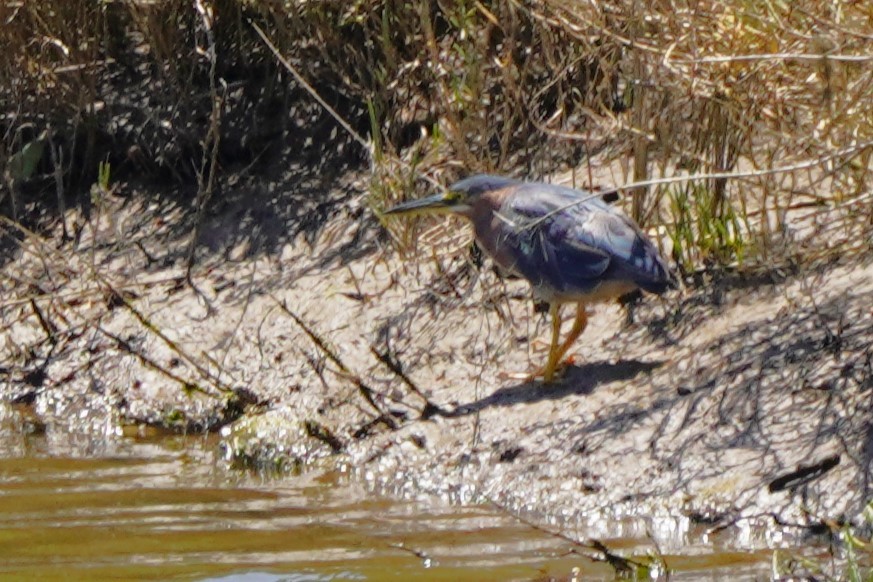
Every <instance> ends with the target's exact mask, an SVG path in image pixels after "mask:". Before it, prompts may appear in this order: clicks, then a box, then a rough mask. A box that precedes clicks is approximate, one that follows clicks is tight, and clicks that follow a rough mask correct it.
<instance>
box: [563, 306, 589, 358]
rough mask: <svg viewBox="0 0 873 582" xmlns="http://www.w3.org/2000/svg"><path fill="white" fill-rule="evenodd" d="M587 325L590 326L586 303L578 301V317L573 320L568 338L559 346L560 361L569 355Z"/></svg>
mask: <svg viewBox="0 0 873 582" xmlns="http://www.w3.org/2000/svg"><path fill="white" fill-rule="evenodd" d="M586 327H588V312H587V311H586V310H585V304H584V303H577V304H576V319H574V320H573V327H571V328H570V333H568V334H567V339H565V340H564V343H562V344H561V347H560V348H558V361H561V360H562V359H564V356H566V355H567V352H568V351H569V350H570V348H572V347H573V344H574V343H576V340H577V339H579V336H580V335H582V332H583V331H585V328H586Z"/></svg>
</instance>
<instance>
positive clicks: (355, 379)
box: [273, 297, 397, 430]
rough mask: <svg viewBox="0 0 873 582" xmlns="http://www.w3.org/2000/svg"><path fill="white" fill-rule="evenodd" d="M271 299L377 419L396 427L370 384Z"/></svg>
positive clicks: (283, 305)
mask: <svg viewBox="0 0 873 582" xmlns="http://www.w3.org/2000/svg"><path fill="white" fill-rule="evenodd" d="M273 300H274V301H275V302H276V304H277V305H278V306H279V308H280V309H281V310H282V311H284V312H285V314H286V315H288V317H290V318H291V319H293V320H294V322H295V323H296V324H297V325H298V326H299V327H300V329H302V330H303V333H305V334H306V335H307V336H308V337H309V339H311V340H312V343H314V344H315V346H316V347H317V348H318V349H319V350H320V351H321V352H322V353H323V354H324V355H325V356H326V357H327V359H329V360H330V361H331V362H333V363H334V364H335V365H336V366H337V367H338V368H339V369H340V372H341V373H342V375H343V376H344V377H345V378H347V379H348V380H349V381H351V382H352V383H353V384H355V387H356V388H357V389H358V393H359V394H360V395H361V396H362V397H363V398H364V401H365V402H366V403H367V404H368V405H369V406H370V407H371V408H372V409H373V410H375V411H376V412H377V413H378V414H379V420H381V421H382V422H384V423H385V424H386V425H388V427H389V428H391V429H392V430H394V429H396V428H397V422H396V421H395V420H394V418H392V417H391V415H389V414H388V413H386V412H385V411H383V410H382V408H381V407H380V406H379V404H378V403H377V402H376V399H375V398H374V396H373V395H374V394H376V391H375V390H373V388H371V387H370V386H368V385H367V384H366V383H365V382H364V380H363V379H362V378H361V377H360V376H359V375H357V374H355V373H354V372H352V371H351V370H350V369H349V367H348V366H346V365H345V363H343V361H342V360H341V359H340V357H339V356H338V355H337V354H336V352H335V351H334V350H332V349H330V347H329V346H328V345H327V342H326V341H324V340H323V339H322V338H321V336H319V335H318V334H317V333H315V331H314V330H313V329H312V328H311V327H309V326H308V325H307V324H306V322H305V321H303V320H302V319H301V318H300V317H299V316H298V315H297V314H296V313H294V312H293V311H291V310H290V309H288V306H287V305H286V304H285V302H284V301H279V300H278V299H276V298H275V297H273Z"/></svg>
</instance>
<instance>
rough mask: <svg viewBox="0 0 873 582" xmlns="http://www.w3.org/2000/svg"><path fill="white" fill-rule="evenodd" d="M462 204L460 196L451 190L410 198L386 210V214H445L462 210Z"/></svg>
mask: <svg viewBox="0 0 873 582" xmlns="http://www.w3.org/2000/svg"><path fill="white" fill-rule="evenodd" d="M461 208H462V206H461V205H459V204H458V197H457V196H456V195H452V193H451V192H446V193H444V194H435V195H433V196H428V197H427V198H421V199H419V200H410V201H409V202H404V203H403V204H398V205H397V206H394V207H392V208H389V209H388V210H386V211H385V212H384V214H385V215H392V216H400V215H411V214H445V213H450V212H451V213H455V212H458V211H459V210H461Z"/></svg>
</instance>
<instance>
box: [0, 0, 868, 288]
mask: <svg viewBox="0 0 873 582" xmlns="http://www.w3.org/2000/svg"><path fill="white" fill-rule="evenodd" d="M0 18H2V20H3V21H4V23H5V25H4V28H3V32H2V34H0V48H2V52H0V87H2V90H0V91H2V94H3V103H4V104H5V105H4V111H3V112H2V115H3V121H2V139H0V165H2V166H3V168H4V177H5V180H4V186H5V190H6V192H8V193H9V196H8V197H7V198H8V199H9V201H10V202H9V203H6V204H7V205H6V207H5V209H4V212H6V213H7V214H14V215H18V214H19V210H20V209H23V210H24V214H25V215H28V213H29V214H31V215H32V214H33V213H34V211H35V210H37V211H38V210H40V209H43V210H45V209H46V208H53V207H54V206H55V202H54V201H55V200H57V206H58V207H59V209H60V210H63V209H64V207H65V203H66V202H68V201H70V200H71V199H72V198H74V197H75V194H76V193H81V192H87V191H88V187H89V186H90V184H91V183H93V182H94V181H95V179H96V177H97V169H98V162H99V161H101V160H108V161H109V162H110V163H111V164H112V166H113V175H114V176H117V177H120V178H124V177H125V176H130V175H135V176H141V175H147V176H151V177H157V178H159V179H165V178H166V179H171V180H173V181H175V182H176V183H182V184H190V185H191V190H192V191H194V190H195V189H196V192H197V193H198V196H197V197H196V202H195V203H194V207H195V208H197V209H198V212H199V213H201V214H202V212H203V207H204V206H205V205H206V204H208V203H209V202H210V198H211V193H212V191H213V190H214V189H215V180H218V181H219V182H220V181H221V180H222V179H223V178H226V177H227V176H229V175H231V174H232V173H233V172H234V171H237V170H238V169H239V168H248V167H250V166H251V165H254V164H257V163H259V160H262V158H264V157H265V156H267V157H269V155H270V154H272V155H273V156H274V158H275V156H282V155H286V154H283V153H281V152H283V151H285V152H287V151H289V150H290V151H293V149H294V147H295V144H294V143H293V140H294V138H293V137H292V136H293V135H296V133H295V132H299V133H302V134H303V135H304V136H305V137H306V138H308V139H314V140H316V141H319V142H322V143H324V144H325V149H326V150H329V151H336V152H339V154H338V155H339V156H340V157H342V156H346V157H349V156H351V158H355V157H357V158H358V159H360V155H361V153H360V150H361V146H360V145H358V144H356V143H355V142H354V140H350V139H349V136H348V135H347V134H346V133H347V132H346V131H345V130H344V129H343V128H342V127H341V126H340V125H338V124H336V123H334V122H332V121H331V122H330V123H327V124H325V122H324V120H323V119H320V120H319V121H318V122H317V123H313V122H312V119H313V118H312V117H311V116H308V115H309V114H308V113H307V111H309V110H306V109H302V108H300V107H299V106H298V105H299V104H300V103H306V104H309V105H313V104H315V102H314V101H313V100H312V95H311V94H310V92H309V91H304V90H303V88H304V87H306V88H307V89H308V90H311V91H312V92H315V93H317V94H318V95H319V96H320V97H321V98H323V101H324V102H325V103H328V104H330V107H331V108H332V109H333V110H334V111H335V113H336V114H337V115H338V116H340V117H341V118H342V119H343V120H344V122H345V123H346V124H347V127H348V128H351V129H352V131H354V132H356V133H358V134H360V135H364V136H367V137H368V139H369V140H370V147H369V148H368V151H367V152H366V153H365V155H366V156H368V157H369V159H370V162H371V167H372V193H373V195H372V198H371V201H372V206H373V207H374V208H375V209H376V210H378V209H380V208H383V207H384V206H385V205H387V204H391V203H393V202H395V201H397V200H398V199H400V198H404V197H407V196H409V195H412V193H413V192H417V191H420V190H424V189H432V188H434V187H435V185H436V184H440V183H445V182H448V181H451V180H453V179H455V178H456V177H458V176H460V175H462V174H465V173H468V172H473V171H496V172H509V173H514V174H517V175H523V176H526V177H540V176H544V175H548V174H550V173H551V172H553V171H555V170H556V169H560V168H562V167H572V168H576V167H577V166H578V165H579V163H580V162H582V163H583V164H588V166H587V168H586V167H585V166H584V165H583V170H582V172H581V174H582V175H586V176H587V177H586V178H585V179H583V180H582V183H583V185H584V184H588V183H591V184H592V185H594V184H596V182H597V181H596V180H595V179H594V177H593V176H594V174H595V172H592V171H591V168H592V167H593V166H594V165H598V166H607V165H610V164H612V165H614V166H616V167H620V168H622V178H623V180H624V181H625V182H626V183H634V184H637V183H639V182H643V184H642V185H635V186H633V187H632V188H630V189H629V190H628V193H629V197H628V200H629V201H628V204H627V210H628V211H629V212H630V213H631V214H633V215H634V217H635V218H636V219H637V220H639V221H640V222H642V223H644V224H645V225H647V226H648V227H652V228H654V227H661V230H662V232H663V233H664V234H665V235H667V236H666V237H665V238H667V239H669V240H671V241H672V247H673V253H674V258H675V259H676V261H677V263H678V264H679V265H680V266H681V267H682V268H683V269H685V270H686V271H692V270H696V269H700V268H703V267H711V266H724V265H728V266H745V265H756V264H765V265H766V264H772V263H774V262H780V261H785V260H791V261H801V262H805V261H807V260H817V259H821V258H825V259H830V258H832V257H833V256H835V255H844V254H850V253H856V252H860V251H864V250H866V249H867V248H868V247H869V243H868V238H867V235H868V234H869V227H870V224H871V222H873V213H871V211H870V192H871V183H870V169H871V162H870V156H871V143H873V108H871V107H870V106H869V95H870V93H871V90H873V57H870V55H871V54H873V50H871V49H873V7H871V6H870V5H869V3H865V2H852V3H830V4H828V3H821V2H816V1H813V0H805V1H801V2H791V3H788V2H775V3H773V2H771V3H758V2H749V1H747V0H732V1H731V2H728V3H724V2H714V1H704V2H682V1H674V2H667V1H664V2H647V3H643V2H640V1H639V0H614V1H612V2H577V1H568V0H551V1H548V2H519V1H493V2H483V1H473V2H424V1H416V2H398V1H394V0H381V1H379V0H367V1H360V2H352V3H349V2H345V1H339V0H328V1H324V2H308V1H298V2H292V3H286V2H277V1H266V2H250V1H244V0H216V1H214V2H205V1H201V2H196V3H191V2H189V1H187V0H170V1H167V2H159V3H153V2H144V1H133V0H131V1H126V2H108V3H93V2H86V1H84V0H77V1H72V2H56V1H51V0H35V1H33V2H26V3H19V2H6V3H4V4H3V5H2V6H0ZM252 22H254V23H257V24H258V26H260V27H261V28H262V29H263V30H264V32H265V35H266V36H267V37H268V38H270V39H271V40H272V41H273V42H274V43H275V45H276V47H277V51H278V52H279V53H280V54H281V55H283V56H284V57H285V58H287V61H288V63H289V64H291V65H292V66H293V67H294V68H295V69H296V70H297V71H301V72H302V73H301V75H302V77H303V79H302V80H301V79H299V78H297V79H295V78H294V77H293V76H290V75H288V71H287V70H286V69H284V68H283V67H282V65H281V64H280V63H279V61H278V60H277V59H276V57H275V55H274V54H273V53H272V52H271V51H270V50H269V49H268V47H267V46H266V45H265V43H264V42H263V41H262V40H261V38H259V37H258V35H257V34H256V33H255V31H254V29H253V27H252V26H251V23H252ZM314 106H315V107H320V106H319V105H314ZM295 112H296V113H295ZM295 115H296V117H295ZM277 126H278V127H280V129H276V128H277ZM292 130H294V131H292ZM301 139H302V138H301ZM29 145H30V146H34V145H39V146H44V145H49V146H50V147H43V148H42V149H41V150H40V149H38V148H34V147H31V148H30V149H29V150H28V149H27V148H28V146H29ZM283 148H289V149H283ZM26 151H27V152H30V153H31V154H33V153H34V152H38V153H39V155H31V156H30V158H31V159H30V160H29V163H22V160H24V159H25V158H26V157H27V156H25V155H24V154H25V152H26ZM265 152H267V153H266V154H265ZM355 152H358V153H355ZM677 176H679V177H682V180H683V181H681V182H672V181H670V179H672V178H675V177H677ZM688 176H697V177H696V178H694V180H693V181H689V179H688ZM662 179H666V180H663V181H662ZM650 181H655V182H656V183H654V184H651V183H647V182H650ZM77 202H78V205H80V206H82V207H84V208H85V209H86V210H87V209H88V206H89V204H90V201H89V199H88V197H87V196H83V197H81V198H80V199H79V200H78V201H77ZM37 203H38V204H37ZM389 226H390V229H391V231H392V233H393V234H394V235H395V238H396V239H397V240H398V241H400V243H401V245H400V246H401V247H403V248H410V247H412V246H413V245H414V243H415V238H416V236H417V235H416V234H415V231H414V230H411V229H410V228H409V227H406V226H391V225H389ZM810 235H814V236H813V238H810ZM821 235H824V236H821ZM192 256H193V255H192Z"/></svg>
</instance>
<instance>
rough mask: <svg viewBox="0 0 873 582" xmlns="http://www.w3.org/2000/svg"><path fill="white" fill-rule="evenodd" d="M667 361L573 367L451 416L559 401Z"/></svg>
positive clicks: (466, 406)
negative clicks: (549, 381) (554, 378)
mask: <svg viewBox="0 0 873 582" xmlns="http://www.w3.org/2000/svg"><path fill="white" fill-rule="evenodd" d="M663 364H664V362H660V361H656V362H641V361H639V360H619V361H617V362H596V363H591V364H585V365H583V366H569V367H567V368H565V369H564V372H563V375H562V377H561V378H560V379H559V380H558V381H557V382H555V383H554V384H543V383H542V382H540V381H525V382H521V383H519V384H515V385H513V386H506V387H504V388H500V389H499V390H497V391H495V392H494V393H493V394H490V395H488V396H486V397H485V398H481V399H479V400H476V401H474V402H470V403H469V404H462V405H460V406H458V407H457V408H456V409H455V410H454V411H452V412H451V413H450V414H449V416H466V415H468V414H474V413H476V412H479V411H481V410H483V409H485V408H488V407H491V406H513V405H516V404H524V403H533V402H539V401H541V400H557V399H559V398H564V397H566V396H570V395H573V394H590V393H591V392H593V391H594V388H595V387H597V386H598V385H601V384H609V383H611V382H621V381H626V380H630V379H632V378H635V377H636V376H639V375H640V374H648V373H650V372H652V371H653V370H655V369H657V368H659V367H660V366H662V365H663Z"/></svg>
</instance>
